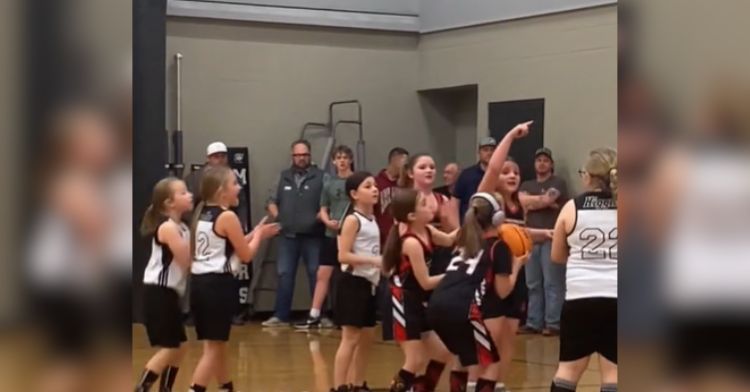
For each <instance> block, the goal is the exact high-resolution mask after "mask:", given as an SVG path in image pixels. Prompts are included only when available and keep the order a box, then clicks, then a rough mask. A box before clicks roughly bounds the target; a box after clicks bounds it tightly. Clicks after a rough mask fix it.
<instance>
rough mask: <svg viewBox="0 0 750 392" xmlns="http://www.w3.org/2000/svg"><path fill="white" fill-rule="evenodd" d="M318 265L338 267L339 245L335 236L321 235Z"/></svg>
mask: <svg viewBox="0 0 750 392" xmlns="http://www.w3.org/2000/svg"><path fill="white" fill-rule="evenodd" d="M319 263H320V264H318V265H327V266H329V267H339V266H340V265H341V264H340V263H339V245H338V239H337V238H336V237H333V238H331V237H328V236H325V237H323V242H321V244H320V259H319Z"/></svg>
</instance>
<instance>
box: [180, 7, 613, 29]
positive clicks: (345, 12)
mask: <svg viewBox="0 0 750 392" xmlns="http://www.w3.org/2000/svg"><path fill="white" fill-rule="evenodd" d="M616 3H617V0H507V1H497V0H462V1H458V0H168V1H167V4H168V7H167V13H168V14H169V15H170V16H184V17H196V18H210V19H225V20H239V21H252V22H268V23H286V24H298V25H310V26H327V27H344V28H361V29H371V30H388V31H402V32H415V33H418V32H419V33H429V32H435V31H441V30H449V29H455V28H461V27H468V26H475V25H481V24H487V23H492V22H500V21H506V20H513V19H519V18H525V17H532V16H540V15H547V14H553V13H558V12H564V11H572V10H578V9H584V8H590V7H596V6H601V5H608V4H616Z"/></svg>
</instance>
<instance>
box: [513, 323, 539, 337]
mask: <svg viewBox="0 0 750 392" xmlns="http://www.w3.org/2000/svg"><path fill="white" fill-rule="evenodd" d="M540 333H542V331H540V330H538V329H535V328H531V327H529V326H526V325H524V326H522V327H521V328H518V334H519V335H539V334H540Z"/></svg>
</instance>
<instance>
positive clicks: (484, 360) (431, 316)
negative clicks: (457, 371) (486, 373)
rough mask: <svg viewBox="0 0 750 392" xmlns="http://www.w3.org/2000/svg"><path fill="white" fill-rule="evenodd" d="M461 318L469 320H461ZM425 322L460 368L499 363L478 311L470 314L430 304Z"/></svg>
mask: <svg viewBox="0 0 750 392" xmlns="http://www.w3.org/2000/svg"><path fill="white" fill-rule="evenodd" d="M461 314H463V315H466V316H468V317H460V315H461ZM427 320H428V321H429V323H430V326H432V327H433V329H434V330H435V333H436V334H437V335H438V337H439V338H440V340H441V341H442V342H443V343H444V344H445V347H447V348H448V350H449V351H450V352H451V353H452V354H453V355H456V356H458V359H459V361H460V362H461V366H472V365H480V366H487V365H490V364H492V363H495V362H497V361H498V360H500V355H499V354H498V351H497V348H496V347H495V343H494V342H493V341H492V337H491V336H490V334H489V331H487V327H486V326H485V325H484V321H483V320H482V317H481V312H480V311H479V310H478V309H476V310H475V311H474V312H469V311H467V309H466V308H465V307H463V308H462V309H459V308H456V307H455V306H453V307H450V306H448V307H443V306H440V305H439V304H435V302H431V303H430V307H429V308H428V309H427Z"/></svg>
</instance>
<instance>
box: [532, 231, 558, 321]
mask: <svg viewBox="0 0 750 392" xmlns="http://www.w3.org/2000/svg"><path fill="white" fill-rule="evenodd" d="M551 251H552V242H551V241H545V242H543V243H541V244H536V245H534V249H533V250H532V251H531V257H530V258H529V261H528V262H527V263H526V268H525V269H526V286H527V287H528V288H529V305H528V312H527V316H526V326H527V327H529V328H533V329H536V330H541V329H543V328H555V329H560V312H562V305H563V302H564V301H565V265H561V264H555V263H553V262H552V260H550V252H551Z"/></svg>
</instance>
